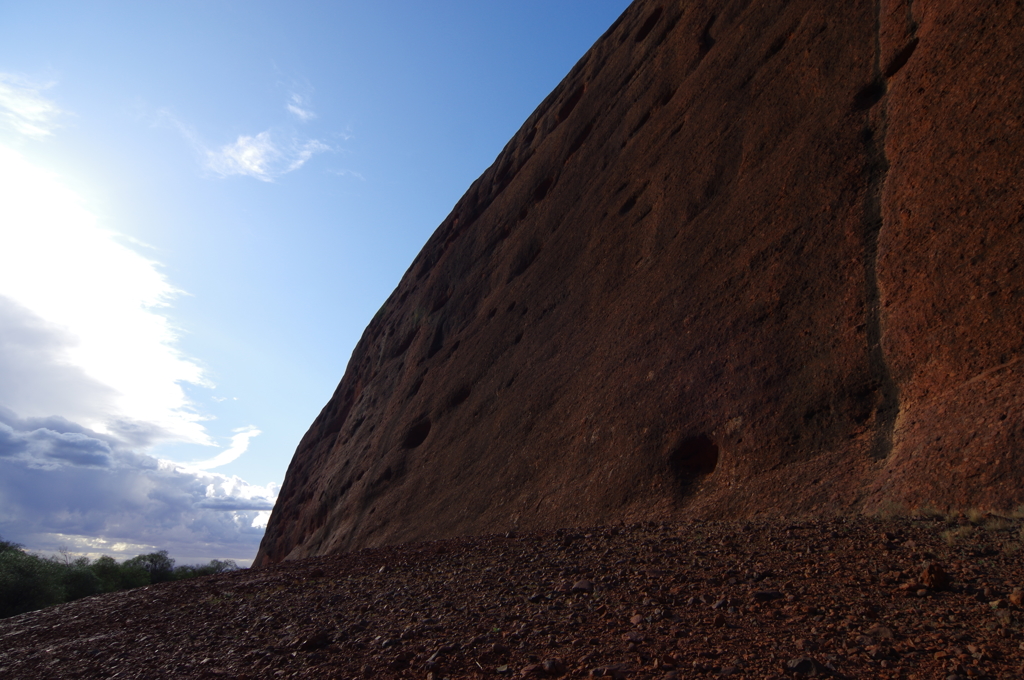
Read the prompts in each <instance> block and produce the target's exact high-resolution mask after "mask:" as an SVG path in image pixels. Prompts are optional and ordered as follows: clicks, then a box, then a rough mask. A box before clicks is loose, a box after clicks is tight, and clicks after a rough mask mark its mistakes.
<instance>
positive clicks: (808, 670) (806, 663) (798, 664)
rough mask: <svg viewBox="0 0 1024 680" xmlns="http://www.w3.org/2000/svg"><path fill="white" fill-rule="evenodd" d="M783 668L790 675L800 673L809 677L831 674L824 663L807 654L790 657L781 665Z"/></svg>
mask: <svg viewBox="0 0 1024 680" xmlns="http://www.w3.org/2000/svg"><path fill="white" fill-rule="evenodd" d="M783 670H784V671H785V672H786V673H789V674H790V675H793V674H794V673H801V674H803V675H805V676H807V677H809V678H816V677H819V676H825V675H831V672H830V671H829V669H828V668H826V667H825V665H824V664H822V663H820V662H818V661H817V660H816V659H814V658H812V657H809V656H801V657H797V658H795V659H790V660H789V661H787V662H786V663H785V665H784V666H783Z"/></svg>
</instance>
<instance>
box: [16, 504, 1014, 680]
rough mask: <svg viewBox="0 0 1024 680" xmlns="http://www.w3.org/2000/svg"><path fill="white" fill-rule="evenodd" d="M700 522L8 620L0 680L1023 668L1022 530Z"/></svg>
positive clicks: (905, 679) (443, 554) (492, 543)
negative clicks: (5, 679)
mask: <svg viewBox="0 0 1024 680" xmlns="http://www.w3.org/2000/svg"><path fill="white" fill-rule="evenodd" d="M977 519H978V524H977V526H975V525H973V524H971V523H968V522H966V521H964V520H963V519H960V520H958V519H957V518H951V520H950V521H951V522H952V524H949V525H947V523H946V522H944V521H941V520H935V519H927V518H925V519H918V520H911V519H906V518H904V519H892V520H885V521H879V520H876V519H868V518H863V517H861V518H856V519H843V518H831V519H827V520H824V519H818V520H812V521H794V520H754V521H749V522H746V521H739V522H721V521H712V522H701V521H699V520H698V521H689V522H686V523H685V524H678V525H677V524H668V523H653V522H651V523H643V524H636V525H624V526H612V527H595V528H590V529H567V530H557V531H547V532H536V533H516V534H508V535H491V536H483V537H470V538H461V539H449V540H443V541H434V542H428V543H419V544H406V545H402V546H386V547H381V548H367V549H364V550H359V551H354V552H350V553H345V554H341V555H330V556H324V557H314V558H308V559H304V560H288V561H285V562H282V563H280V564H276V565H272V566H270V567H267V568H264V569H252V570H243V571H237V572H232V573H228V574H222V575H219V576H213V577H207V578H201V579H194V580H190V581H178V582H174V583H164V584H160V585H156V586H150V587H148V588H140V589H138V590H133V591H127V592H121V593H112V594H109V595H101V596H97V597H90V598H86V599H84V600H79V601H77V602H72V603H69V604H65V605H60V606H57V607H53V608H50V609H47V610H43V611H39V612H32V613H29V614H22V615H21V616H17V617H13V618H10V619H4V620H0V677H4V678H33V679H35V678H125V679H128V678H146V679H149V678H224V679H229V678H230V679H234V680H246V679H255V678H316V679H323V678H339V679H344V680H356V679H360V678H362V679H365V678H420V679H421V680H422V679H424V678H427V679H430V678H433V679H435V680H440V679H442V678H451V679H455V678H531V679H533V680H541V679H543V678H557V677H565V678H587V677H603V678H616V679H618V680H627V679H628V680H640V679H650V680H677V679H682V678H712V677H714V678H718V677H722V676H735V677H737V678H750V679H756V680H798V679H799V678H807V677H818V678H846V679H848V680H854V679H856V680H863V679H875V678H879V679H882V678H884V679H887V680H897V679H899V680H935V679H937V678H938V679H942V680H966V679H967V678H985V679H988V680H996V679H999V680H1019V678H1021V677H1024V648H1022V645H1024V631H1022V627H1021V623H1022V621H1024V610H1022V609H1021V602H1022V596H1024V593H1022V592H1021V586H1022V584H1024V562H1022V560H1021V559H1020V549H1021V547H1020V543H1019V540H1020V532H1021V528H1022V524H1021V522H1020V521H1019V520H1008V519H1004V518H998V517H991V518H977Z"/></svg>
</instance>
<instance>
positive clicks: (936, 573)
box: [920, 562, 950, 590]
mask: <svg viewBox="0 0 1024 680" xmlns="http://www.w3.org/2000/svg"><path fill="white" fill-rule="evenodd" d="M920 580H921V585H923V586H924V587H925V588H929V589H931V590H945V589H946V588H948V587H949V583H950V579H949V574H947V573H946V570H945V569H943V568H942V565H941V564H938V563H937V562H931V563H930V564H928V565H926V566H925V568H924V571H922V572H921V578H920Z"/></svg>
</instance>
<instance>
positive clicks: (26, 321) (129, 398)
mask: <svg viewBox="0 0 1024 680" xmlns="http://www.w3.org/2000/svg"><path fill="white" fill-rule="evenodd" d="M0 243H2V246H3V247H0V298H2V300H0V325H3V327H4V328H5V329H6V330H7V331H8V334H7V335H6V337H5V339H4V340H3V341H2V342H3V344H2V345H0V347H2V349H3V355H2V356H0V364H3V365H6V366H8V367H9V368H10V369H11V370H14V371H16V372H17V374H18V376H19V378H18V379H17V380H4V381H0V399H2V400H3V401H0V406H6V407H8V408H13V409H16V410H17V411H18V412H19V413H21V414H22V415H25V416H48V415H52V414H54V413H59V414H61V415H63V416H65V417H69V418H75V419H76V420H79V421H80V422H82V423H84V424H85V425H86V426H88V427H89V428H91V429H93V430H96V431H99V432H109V433H117V434H119V435H120V436H122V437H124V438H125V439H126V440H130V441H135V442H136V443H137V444H141V445H144V444H147V443H151V442H152V441H153V440H154V439H157V438H169V439H176V440H180V441H190V442H195V443H202V444H212V443H213V442H212V440H211V439H210V438H209V435H207V434H206V432H205V430H204V429H203V426H202V420H203V418H202V417H201V416H200V415H198V414H197V413H196V412H195V411H194V409H193V407H192V404H191V403H190V402H189V400H188V399H187V397H186V395H185V393H184V390H183V388H182V384H183V383H192V384H195V385H203V386H209V384H210V383H209V381H208V380H207V378H206V377H205V375H204V374H203V370H202V369H201V368H200V366H199V365H198V364H197V363H196V362H195V361H194V360H192V359H190V358H188V357H186V356H184V355H183V354H182V353H181V352H180V351H179V350H178V349H177V348H176V346H175V345H176V343H177V340H178V331H177V329H175V328H174V327H173V326H172V325H171V323H170V322H169V321H168V319H167V318H166V317H165V316H163V315H161V314H160V313H159V310H160V309H161V308H163V307H166V306H167V305H168V304H169V302H170V300H172V299H173V298H174V297H175V296H176V295H178V294H180V291H178V290H177V289H176V288H174V287H173V286H172V285H171V284H170V283H169V282H168V281H167V279H166V277H165V276H164V275H163V274H162V273H161V272H160V271H159V269H158V265H157V264H156V263H155V262H153V261H151V260H148V259H146V258H144V257H142V256H141V255H139V254H138V253H136V252H135V251H133V250H131V249H130V248H128V247H126V246H124V245H122V244H121V243H119V242H118V241H117V239H116V235H115V234H113V233H111V232H108V231H105V230H103V229H101V228H100V227H99V226H98V223H97V219H96V217H95V216H94V215H92V214H91V213H90V212H89V211H88V210H86V209H85V208H84V207H83V205H82V202H81V200H80V199H79V197H78V196H76V195H75V194H74V193H72V192H71V191H69V190H68V189H67V188H65V187H64V186H63V185H62V184H61V182H60V181H59V179H58V178H57V177H55V176H54V175H52V174H51V173H47V172H45V171H43V170H40V169H38V168H36V167H34V166H33V165H31V164H30V163H28V162H27V161H26V160H25V159H24V158H23V157H22V156H21V155H20V154H18V153H17V152H14V151H12V150H10V149H7V148H4V147H2V146H0ZM58 386H62V387H63V388H64V389H56V388H57V387H58Z"/></svg>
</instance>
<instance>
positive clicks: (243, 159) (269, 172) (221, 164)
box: [206, 130, 282, 182]
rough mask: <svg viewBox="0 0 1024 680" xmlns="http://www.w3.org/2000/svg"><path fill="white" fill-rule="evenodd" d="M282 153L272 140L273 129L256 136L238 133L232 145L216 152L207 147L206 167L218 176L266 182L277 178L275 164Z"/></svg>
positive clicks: (227, 145)
mask: <svg viewBox="0 0 1024 680" xmlns="http://www.w3.org/2000/svg"><path fill="white" fill-rule="evenodd" d="M281 156H282V154H281V152H280V150H278V148H277V146H276V145H275V144H274V143H273V142H272V141H271V139H270V131H269V130H268V131H265V132H261V133H259V134H258V135H256V136H255V137H249V136H247V135H239V136H238V139H237V140H236V141H235V142H234V143H233V144H226V145H224V146H222V147H221V148H220V149H218V150H217V151H211V150H209V149H207V150H206V166H207V167H208V168H209V169H211V170H213V171H214V172H216V173H217V174H218V175H221V176H224V177H227V176H228V175H248V176H249V177H255V178H256V179H259V180H262V181H264V182H271V181H273V179H274V175H273V169H272V166H273V165H276V164H277V162H278V161H279V160H280V158H281Z"/></svg>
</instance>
